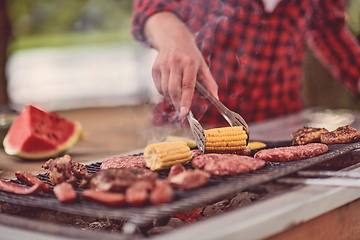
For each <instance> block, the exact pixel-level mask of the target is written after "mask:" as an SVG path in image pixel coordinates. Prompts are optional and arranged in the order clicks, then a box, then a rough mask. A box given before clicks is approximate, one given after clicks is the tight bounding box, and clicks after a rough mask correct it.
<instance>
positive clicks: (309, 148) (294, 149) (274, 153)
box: [254, 143, 329, 162]
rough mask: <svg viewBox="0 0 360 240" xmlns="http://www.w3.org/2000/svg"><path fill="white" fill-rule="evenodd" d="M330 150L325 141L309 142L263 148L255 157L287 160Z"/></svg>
mask: <svg viewBox="0 0 360 240" xmlns="http://www.w3.org/2000/svg"><path fill="white" fill-rule="evenodd" d="M328 150H329V148H328V146H327V145H326V144H323V143H309V144H306V145H301V146H290V147H278V148H269V149H263V150H260V151H259V152H257V153H255V155H254V157H255V158H259V159H262V160H264V161H267V162H287V161H292V160H297V159H304V158H310V157H315V156H317V155H320V154H323V153H325V152H327V151H328Z"/></svg>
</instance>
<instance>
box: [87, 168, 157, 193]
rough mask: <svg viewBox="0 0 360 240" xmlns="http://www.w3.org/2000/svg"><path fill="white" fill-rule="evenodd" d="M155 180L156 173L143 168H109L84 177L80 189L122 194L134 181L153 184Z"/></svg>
mask: <svg viewBox="0 0 360 240" xmlns="http://www.w3.org/2000/svg"><path fill="white" fill-rule="evenodd" d="M157 178H158V173H156V172H153V171H151V170H149V169H145V168H109V169H102V170H100V171H99V172H96V173H94V174H92V175H88V176H86V177H84V179H83V181H82V183H81V184H80V187H90V188H92V189H95V190H98V191H110V192H123V191H125V190H126V188H128V187H129V186H131V185H132V184H133V183H135V182H136V181H140V180H144V181H149V182H154V181H155V180H156V179H157Z"/></svg>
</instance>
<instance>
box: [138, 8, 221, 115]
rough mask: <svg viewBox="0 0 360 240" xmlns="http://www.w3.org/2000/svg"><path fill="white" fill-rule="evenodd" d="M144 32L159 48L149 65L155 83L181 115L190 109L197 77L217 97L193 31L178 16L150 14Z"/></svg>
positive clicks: (155, 46)
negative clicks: (151, 64) (151, 67)
mask: <svg viewBox="0 0 360 240" xmlns="http://www.w3.org/2000/svg"><path fill="white" fill-rule="evenodd" d="M145 35H146V37H147V38H148V40H149V42H150V43H151V45H152V46H153V47H154V48H155V49H156V50H157V51H158V55H157V57H156V59H155V62H154V65H153V69H152V76H153V79H154V83H155V87H156V89H157V90H158V92H159V93H160V94H162V95H163V96H164V97H166V98H167V99H169V100H170V101H171V102H172V103H173V105H174V106H175V108H176V110H177V111H179V112H180V116H181V117H182V116H185V115H186V114H187V113H188V112H189V109H190V107H191V102H192V98H193V95H194V89H195V82H196V80H199V81H201V82H202V83H203V85H204V86H205V87H206V88H207V89H208V90H209V91H210V92H211V93H212V94H213V95H214V96H215V97H217V98H218V93H217V91H218V86H217V84H216V82H215V80H214V78H213V77H212V75H211V73H210V70H209V68H208V66H207V64H206V62H205V60H204V58H203V56H202V54H201V52H200V50H199V49H198V47H197V46H196V44H195V41H194V38H193V36H192V34H191V33H190V31H189V30H188V28H187V27H186V25H185V24H184V23H183V22H182V21H181V20H180V19H179V18H178V17H177V16H175V15H174V14H172V13H170V12H162V13H157V14H155V15H153V16H152V17H150V18H149V19H148V20H147V22H146V24H145Z"/></svg>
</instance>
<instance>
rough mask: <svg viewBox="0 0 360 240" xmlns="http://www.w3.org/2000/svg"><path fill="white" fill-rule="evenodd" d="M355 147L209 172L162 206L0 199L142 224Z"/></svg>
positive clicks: (44, 196)
mask: <svg viewBox="0 0 360 240" xmlns="http://www.w3.org/2000/svg"><path fill="white" fill-rule="evenodd" d="M357 148H360V143H351V144H337V145H330V146H329V152H327V153H325V154H323V155H320V156H317V157H313V158H308V159H303V160H296V161H291V162H281V163H267V164H266V166H265V167H264V168H262V169H259V170H256V171H253V172H249V173H245V174H240V175H233V176H222V177H219V176H212V177H211V178H210V181H209V183H208V184H207V185H206V186H205V187H203V188H201V189H196V190H192V191H182V190H175V201H173V202H172V203H169V204H165V205H162V206H144V207H119V208H113V207H107V206H103V205H100V204H97V203H95V202H91V201H89V200H86V199H82V198H81V197H78V199H77V201H75V202H74V203H71V204H64V203H61V202H59V201H58V200H57V199H56V197H55V195H54V194H53V193H52V192H49V193H40V194H38V195H19V194H13V193H8V192H4V191H0V201H4V202H8V203H13V204H20V205H24V206H31V207H40V208H46V209H52V210H57V211H61V212H67V213H72V214H78V215H83V216H93V217H108V218H115V219H127V222H128V224H132V225H136V226H145V225H147V224H149V223H151V222H152V220H153V219H154V218H162V217H167V216H169V215H172V214H174V213H176V212H181V211H185V210H189V209H191V208H193V207H196V206H200V205H202V204H206V203H209V202H213V201H216V200H219V199H221V198H224V197H227V196H230V195H231V194H234V193H237V192H240V191H243V190H246V189H248V188H250V187H253V186H255V185H259V184H262V183H265V182H268V181H271V180H274V179H276V178H279V177H282V176H285V175H287V174H290V173H294V172H296V171H298V170H301V169H304V168H306V167H310V166H313V165H316V164H319V163H322V162H325V161H327V160H329V159H332V158H335V157H338V156H341V155H344V154H346V153H348V152H350V151H352V150H354V149H357ZM100 165H101V162H97V163H93V164H90V165H87V168H88V171H89V172H90V173H94V172H97V171H99V169H100ZM159 175H160V177H161V178H165V177H166V176H167V171H160V172H159ZM38 177H39V178H40V179H41V180H43V181H45V182H48V183H49V179H48V177H47V176H46V175H44V174H39V175H38ZM11 181H12V182H15V183H18V184H22V185H25V184H24V183H22V182H20V181H19V180H17V179H12V180H11ZM75 190H76V192H77V193H78V196H80V194H81V191H82V190H83V189H79V188H78V189H75Z"/></svg>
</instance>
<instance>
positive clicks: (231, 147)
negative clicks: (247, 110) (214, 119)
mask: <svg viewBox="0 0 360 240" xmlns="http://www.w3.org/2000/svg"><path fill="white" fill-rule="evenodd" d="M204 133H205V138H206V143H205V152H215V153H226V152H229V153H230V152H236V151H238V150H243V149H245V148H246V144H247V143H246V140H247V138H248V136H247V134H246V131H245V130H244V128H243V127H241V126H234V127H222V128H212V129H207V130H204Z"/></svg>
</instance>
